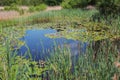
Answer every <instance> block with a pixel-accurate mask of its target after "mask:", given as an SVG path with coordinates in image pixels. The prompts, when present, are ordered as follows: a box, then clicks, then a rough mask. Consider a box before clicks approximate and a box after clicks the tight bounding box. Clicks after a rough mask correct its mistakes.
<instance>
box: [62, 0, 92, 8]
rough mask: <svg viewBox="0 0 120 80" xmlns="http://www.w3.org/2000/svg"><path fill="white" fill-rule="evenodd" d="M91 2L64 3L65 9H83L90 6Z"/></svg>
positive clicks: (81, 0) (71, 0) (72, 1)
mask: <svg viewBox="0 0 120 80" xmlns="http://www.w3.org/2000/svg"><path fill="white" fill-rule="evenodd" d="M90 1H91V0H76V1H74V0H64V1H63V2H62V7H63V8H83V7H85V6H87V5H88V4H89V2H90Z"/></svg>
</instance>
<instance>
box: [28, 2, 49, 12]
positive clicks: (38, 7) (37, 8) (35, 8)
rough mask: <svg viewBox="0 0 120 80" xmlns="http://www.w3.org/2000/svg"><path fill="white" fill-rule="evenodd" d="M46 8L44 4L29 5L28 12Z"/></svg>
mask: <svg viewBox="0 0 120 80" xmlns="http://www.w3.org/2000/svg"><path fill="white" fill-rule="evenodd" d="M46 8H47V5H46V4H40V5H38V6H31V7H29V12H34V11H43V10H45V9H46Z"/></svg>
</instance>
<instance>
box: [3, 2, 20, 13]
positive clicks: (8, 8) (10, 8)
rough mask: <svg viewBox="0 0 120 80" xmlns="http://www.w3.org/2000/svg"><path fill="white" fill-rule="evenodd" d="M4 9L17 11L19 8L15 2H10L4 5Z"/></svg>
mask: <svg viewBox="0 0 120 80" xmlns="http://www.w3.org/2000/svg"><path fill="white" fill-rule="evenodd" d="M4 10H7V11H9V10H15V11H19V8H18V6H17V5H16V4H14V3H13V4H11V5H10V6H6V7H5V8H4Z"/></svg>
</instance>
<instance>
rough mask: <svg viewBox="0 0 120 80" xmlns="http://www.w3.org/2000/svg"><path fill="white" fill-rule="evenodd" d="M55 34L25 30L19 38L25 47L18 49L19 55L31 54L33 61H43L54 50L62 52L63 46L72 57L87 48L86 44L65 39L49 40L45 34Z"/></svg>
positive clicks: (44, 30) (45, 31) (50, 30)
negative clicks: (23, 34)
mask: <svg viewBox="0 0 120 80" xmlns="http://www.w3.org/2000/svg"><path fill="white" fill-rule="evenodd" d="M54 33H57V31H56V30H53V29H42V30H27V31H26V34H25V36H24V37H22V38H21V40H22V41H25V43H26V45H23V46H22V47H21V48H20V49H19V55H22V56H23V55H25V54H27V55H28V53H30V54H31V56H32V59H33V60H36V61H38V60H40V59H45V58H46V57H48V56H49V54H53V53H54V52H55V48H56V47H59V48H61V50H63V46H64V47H67V48H69V49H70V51H71V54H72V55H78V54H81V53H84V52H85V50H86V47H87V43H82V42H80V41H75V40H71V39H65V38H55V39H52V38H49V37H46V36H45V34H54Z"/></svg>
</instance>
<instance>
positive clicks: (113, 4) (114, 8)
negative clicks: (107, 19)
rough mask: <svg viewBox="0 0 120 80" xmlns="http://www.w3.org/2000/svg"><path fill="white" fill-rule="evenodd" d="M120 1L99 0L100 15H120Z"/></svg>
mask: <svg viewBox="0 0 120 80" xmlns="http://www.w3.org/2000/svg"><path fill="white" fill-rule="evenodd" d="M119 4H120V1H119V0H99V1H98V2H97V7H98V10H99V11H100V14H104V15H108V14H110V15H111V14H119V13H120V6H119Z"/></svg>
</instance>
